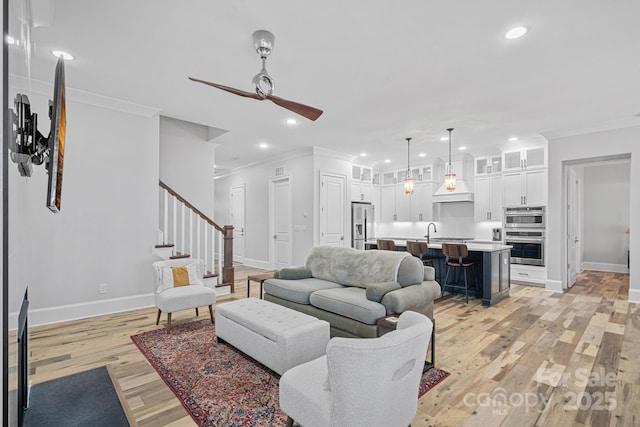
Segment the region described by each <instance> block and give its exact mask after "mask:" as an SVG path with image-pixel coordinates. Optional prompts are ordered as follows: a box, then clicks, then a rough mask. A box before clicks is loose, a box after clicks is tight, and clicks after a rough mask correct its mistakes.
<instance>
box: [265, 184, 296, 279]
mask: <svg viewBox="0 0 640 427" xmlns="http://www.w3.org/2000/svg"><path fill="white" fill-rule="evenodd" d="M270 190H271V193H270V200H271V202H270V206H271V209H270V211H271V221H270V225H269V227H270V234H271V236H272V242H271V247H270V252H269V253H270V256H269V263H270V265H271V267H270V268H272V269H277V270H279V269H281V268H284V267H290V266H291V244H292V242H291V237H292V234H291V210H292V206H291V182H290V181H289V177H286V178H281V179H277V180H272V181H271V188H270Z"/></svg>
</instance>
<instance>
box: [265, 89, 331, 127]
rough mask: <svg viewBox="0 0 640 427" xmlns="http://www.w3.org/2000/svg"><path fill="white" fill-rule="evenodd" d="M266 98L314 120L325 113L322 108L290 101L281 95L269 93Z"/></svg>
mask: <svg viewBox="0 0 640 427" xmlns="http://www.w3.org/2000/svg"><path fill="white" fill-rule="evenodd" d="M266 99H268V100H269V101H271V102H273V103H274V104H276V105H279V106H281V107H282V108H286V109H287V110H289V111H293V112H294V113H296V114H300V115H301V116H302V117H306V118H307V119H309V120H312V121H315V120H316V119H317V118H318V117H320V116H321V115H322V113H323V111H322V110H319V109H317V108H314V107H310V106H308V105H304V104H300V103H298V102H293V101H288V100H286V99H283V98H280V97H279V96H273V95H267V98H266Z"/></svg>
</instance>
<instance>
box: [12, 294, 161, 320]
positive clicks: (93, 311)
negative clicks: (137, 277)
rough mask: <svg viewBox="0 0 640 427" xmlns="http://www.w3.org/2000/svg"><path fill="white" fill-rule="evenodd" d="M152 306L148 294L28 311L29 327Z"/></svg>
mask: <svg viewBox="0 0 640 427" xmlns="http://www.w3.org/2000/svg"><path fill="white" fill-rule="evenodd" d="M154 305H155V302H154V298H153V293H150V294H143V295H134V296H130V297H122V298H111V299H107V300H101V301H89V302H83V303H77V304H68V305H59V306H56V307H47V308H35V309H31V310H29V326H42V325H49V324H51V323H59V322H67V321H70V320H78V319H86V318H88V317H96V316H104V315H107V314H115V313H122V312H123V311H131V310H137V309H140V308H149V307H153V306H154ZM17 315H18V314H17V313H10V314H9V316H16V317H17Z"/></svg>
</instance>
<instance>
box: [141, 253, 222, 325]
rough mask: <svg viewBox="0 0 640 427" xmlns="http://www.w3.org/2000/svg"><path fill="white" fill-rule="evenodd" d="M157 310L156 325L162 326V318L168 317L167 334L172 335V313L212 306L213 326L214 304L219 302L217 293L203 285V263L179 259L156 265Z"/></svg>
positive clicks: (158, 262)
mask: <svg viewBox="0 0 640 427" xmlns="http://www.w3.org/2000/svg"><path fill="white" fill-rule="evenodd" d="M153 272H154V274H155V284H156V293H155V301H156V307H158V317H157V318H156V325H158V324H159V323H160V315H161V314H162V313H163V312H164V313H167V333H169V332H171V313H173V312H176V311H180V310H187V309H190V308H195V309H196V316H198V315H199V313H198V307H204V306H209V315H210V317H211V323H213V322H214V320H213V304H214V303H215V302H216V291H215V290H214V289H213V288H211V287H209V286H206V285H205V284H204V281H203V277H204V262H203V261H202V260H201V259H193V258H179V259H172V260H166V261H157V262H154V263H153Z"/></svg>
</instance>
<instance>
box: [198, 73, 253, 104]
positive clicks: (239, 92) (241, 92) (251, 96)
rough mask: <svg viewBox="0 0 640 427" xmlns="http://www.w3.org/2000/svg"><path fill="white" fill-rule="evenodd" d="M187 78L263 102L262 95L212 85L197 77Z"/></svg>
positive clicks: (215, 84)
mask: <svg viewBox="0 0 640 427" xmlns="http://www.w3.org/2000/svg"><path fill="white" fill-rule="evenodd" d="M187 78H188V79H189V80H191V81H194V82H198V83H203V84H205V85H208V86H212V87H215V88H217V89H221V90H224V91H226V92H230V93H233V94H236V95H240V96H244V97H245V98H253V99H257V100H259V101H262V97H261V96H260V95H258V94H257V93H253V92H245V91H244V90H240V89H236V88H233V87H230V86H224V85H220V84H217V83H211V82H208V81H206V80H200V79H196V78H195V77H189V76H187Z"/></svg>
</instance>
